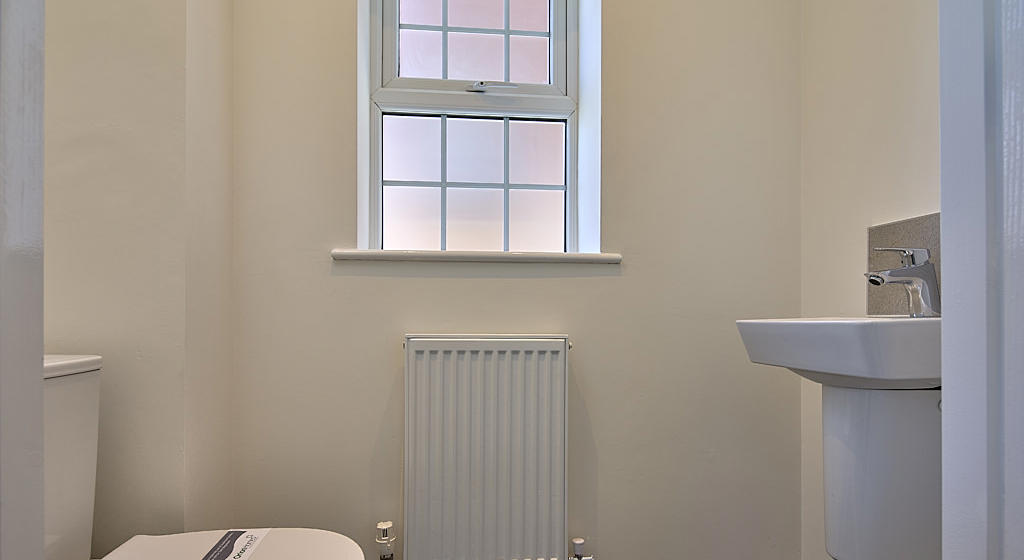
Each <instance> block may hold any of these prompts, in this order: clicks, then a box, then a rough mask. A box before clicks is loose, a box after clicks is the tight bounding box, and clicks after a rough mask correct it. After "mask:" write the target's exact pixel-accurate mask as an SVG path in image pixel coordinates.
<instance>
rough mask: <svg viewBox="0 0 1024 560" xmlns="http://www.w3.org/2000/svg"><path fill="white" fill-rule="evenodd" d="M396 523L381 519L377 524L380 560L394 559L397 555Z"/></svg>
mask: <svg viewBox="0 0 1024 560" xmlns="http://www.w3.org/2000/svg"><path fill="white" fill-rule="evenodd" d="M394 527H395V524H394V523H392V522H390V521H381V522H380V523H378V524H377V550H378V551H379V552H380V560H394V557H395V548H394V545H395V540H397V539H398V537H396V536H395V535H394Z"/></svg>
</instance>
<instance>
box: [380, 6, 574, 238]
mask: <svg viewBox="0 0 1024 560" xmlns="http://www.w3.org/2000/svg"><path fill="white" fill-rule="evenodd" d="M577 3H578V0H551V4H550V5H551V8H550V9H551V21H552V23H551V30H550V32H551V34H550V45H551V47H550V49H551V50H550V51H549V53H550V54H549V56H550V60H549V69H550V70H549V71H550V73H551V83H550V84H522V85H518V87H516V88H515V89H510V90H499V91H488V92H486V93H474V92H468V91H466V89H467V88H468V87H469V86H471V85H472V84H473V83H474V82H473V81H472V80H450V79H449V80H443V79H429V78H401V77H399V76H398V75H397V73H398V56H399V53H398V37H399V34H398V30H399V21H398V7H399V0H372V2H371V12H370V14H369V16H370V17H369V18H368V19H369V24H370V28H371V36H370V38H371V45H370V92H369V93H370V94H369V102H370V111H369V113H370V114H369V150H368V152H369V154H368V155H369V158H370V161H369V163H370V165H369V174H368V175H369V176H368V178H367V180H368V183H369V184H368V185H367V187H368V193H367V194H368V197H367V202H368V208H367V210H368V211H367V213H366V214H365V216H366V220H367V224H366V225H367V229H368V231H366V239H367V248H369V249H374V250H381V249H382V243H383V186H384V182H383V146H382V139H383V131H382V127H383V117H384V114H386V113H398V114H407V115H424V116H427V115H441V114H443V115H447V116H451V117H459V116H476V117H495V118H527V119H529V118H536V119H546V120H563V121H565V137H566V146H565V160H566V162H565V163H566V169H565V251H564V252H565V253H576V252H578V251H579V245H580V243H579V196H578V185H577V175H578V169H577V167H578V166H577V159H578V134H579V130H578V128H579V127H578V122H577V113H578V101H579V94H578V88H579V54H578V53H579V51H578V49H579V45H578V41H579V38H578V37H579V11H578V4H577ZM447 4H448V2H447V0H442V10H443V12H444V14H445V16H444V17H445V21H446V19H447ZM506 11H507V10H506ZM508 31H509V29H508V14H507V13H506V33H507V32H508ZM506 36H507V35H506ZM506 55H507V51H506ZM506 149H507V147H506ZM506 212H507V208H506ZM505 233H506V238H507V235H508V232H507V231H506V232H505Z"/></svg>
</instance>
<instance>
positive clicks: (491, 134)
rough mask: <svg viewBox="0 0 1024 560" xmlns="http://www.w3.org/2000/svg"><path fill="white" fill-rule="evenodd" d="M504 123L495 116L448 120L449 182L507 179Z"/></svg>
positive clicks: (482, 181)
mask: <svg viewBox="0 0 1024 560" xmlns="http://www.w3.org/2000/svg"><path fill="white" fill-rule="evenodd" d="M504 145H505V126H504V123H503V122H502V121H500V120H495V119H453V118H449V119H448V181H451V182H460V183H500V182H502V181H504V180H505V152H504Z"/></svg>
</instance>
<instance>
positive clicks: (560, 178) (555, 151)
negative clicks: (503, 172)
mask: <svg viewBox="0 0 1024 560" xmlns="http://www.w3.org/2000/svg"><path fill="white" fill-rule="evenodd" d="M508 180H509V182H510V183H514V184H530V185H563V184H565V124H564V123H560V122H545V121H510V122H509V128H508Z"/></svg>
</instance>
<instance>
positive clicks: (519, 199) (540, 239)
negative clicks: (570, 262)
mask: <svg viewBox="0 0 1024 560" xmlns="http://www.w3.org/2000/svg"><path fill="white" fill-rule="evenodd" d="M508 249H509V251H546V252H559V253H560V252H563V251H565V192H563V191H533V190H520V189H515V190H511V191H509V193H508Z"/></svg>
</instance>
